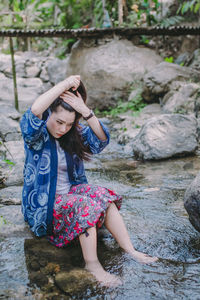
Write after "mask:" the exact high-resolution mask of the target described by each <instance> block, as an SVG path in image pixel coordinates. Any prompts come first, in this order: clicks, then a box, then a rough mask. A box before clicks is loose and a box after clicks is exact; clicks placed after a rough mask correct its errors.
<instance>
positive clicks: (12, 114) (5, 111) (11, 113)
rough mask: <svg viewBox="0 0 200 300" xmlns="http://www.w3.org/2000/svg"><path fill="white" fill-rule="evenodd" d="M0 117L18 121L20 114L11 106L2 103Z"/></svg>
mask: <svg viewBox="0 0 200 300" xmlns="http://www.w3.org/2000/svg"><path fill="white" fill-rule="evenodd" d="M0 115H4V116H5V115H6V117H8V118H10V119H12V120H16V121H19V119H20V117H21V114H20V113H19V112H18V111H17V110H16V109H15V108H14V106H13V105H12V104H6V103H2V104H1V105H0Z"/></svg>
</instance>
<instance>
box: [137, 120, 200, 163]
mask: <svg viewBox="0 0 200 300" xmlns="http://www.w3.org/2000/svg"><path fill="white" fill-rule="evenodd" d="M132 143H133V152H134V155H135V156H136V157H137V158H139V159H144V160H158V159H166V158H169V157H173V156H183V155H186V154H191V153H194V152H195V150H196V149H197V121H196V119H195V118H194V117H193V116H186V115H181V114H173V115H161V116H159V117H155V118H151V119H149V120H148V121H147V122H146V123H145V125H144V126H143V127H142V128H141V130H140V132H139V134H138V135H137V136H136V137H135V138H134V139H133V140H132Z"/></svg>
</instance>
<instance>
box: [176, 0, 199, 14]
mask: <svg viewBox="0 0 200 300" xmlns="http://www.w3.org/2000/svg"><path fill="white" fill-rule="evenodd" d="M181 2H182V1H181ZM199 10H200V1H199V0H190V1H184V2H183V3H181V4H180V6H179V8H178V10H177V14H179V13H181V14H182V15H184V14H186V13H187V12H189V11H190V12H193V13H195V14H196V13H198V12H199Z"/></svg>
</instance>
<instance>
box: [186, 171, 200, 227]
mask: <svg viewBox="0 0 200 300" xmlns="http://www.w3.org/2000/svg"><path fill="white" fill-rule="evenodd" d="M184 207H185V209H186V211H187V213H188V215H189V220H190V222H191V224H192V225H193V226H194V228H195V229H196V230H197V231H199V232H200V173H198V174H197V176H196V178H195V179H194V180H193V181H192V183H191V184H190V185H189V187H188V188H187V190H186V192H185V195H184Z"/></svg>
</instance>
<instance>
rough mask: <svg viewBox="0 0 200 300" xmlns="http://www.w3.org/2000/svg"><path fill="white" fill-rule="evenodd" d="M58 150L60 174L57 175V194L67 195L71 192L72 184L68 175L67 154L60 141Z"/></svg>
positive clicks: (57, 143) (57, 145) (57, 144)
mask: <svg viewBox="0 0 200 300" xmlns="http://www.w3.org/2000/svg"><path fill="white" fill-rule="evenodd" d="M56 148H57V154H58V174H57V184H56V193H57V194H67V193H68V192H69V190H70V187H71V184H70V182H69V177H68V173H67V162H66V157H65V152H64V150H63V149H62V148H61V147H60V144H59V142H58V141H56Z"/></svg>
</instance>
